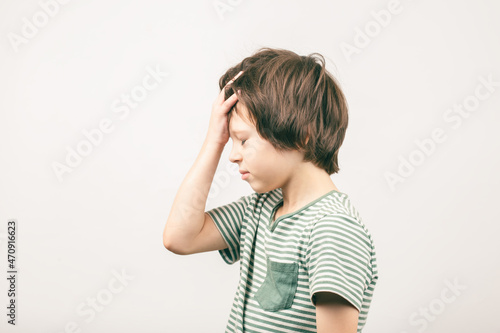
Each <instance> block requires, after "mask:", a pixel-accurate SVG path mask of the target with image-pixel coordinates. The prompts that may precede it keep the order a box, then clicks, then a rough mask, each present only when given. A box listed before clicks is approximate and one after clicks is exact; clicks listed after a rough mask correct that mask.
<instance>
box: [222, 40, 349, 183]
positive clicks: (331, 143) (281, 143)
mask: <svg viewBox="0 0 500 333" xmlns="http://www.w3.org/2000/svg"><path fill="white" fill-rule="evenodd" d="M316 56H317V57H316ZM318 61H319V63H318ZM240 71H244V73H243V74H241V76H240V77H238V78H237V79H236V80H235V82H233V83H232V84H231V85H229V86H228V88H227V89H226V91H225V99H227V98H229V97H230V96H231V95H232V94H233V93H237V94H238V102H237V103H236V104H235V106H236V105H237V104H238V103H242V104H243V105H244V106H245V107H246V108H247V110H248V112H249V117H250V121H251V122H252V123H253V125H254V126H255V128H256V130H257V132H258V133H259V135H260V136H261V137H262V138H264V139H266V140H267V141H269V142H270V143H271V145H272V146H273V147H274V148H275V149H277V150H278V151H286V150H300V151H303V152H304V161H311V162H313V163H314V164H315V165H316V166H318V167H320V168H322V169H324V170H325V171H326V172H327V173H328V174H329V175H331V174H333V173H337V172H338V171H339V166H338V160H337V155H338V151H339V148H340V146H341V145H342V142H343V140H344V135H345V131H346V129H347V124H348V115H347V102H346V99H345V96H344V94H343V93H342V90H341V89H340V86H339V84H338V83H337V81H336V79H335V78H334V77H333V76H332V75H331V74H330V73H329V72H328V71H327V70H326V69H325V59H324V57H323V56H322V55H321V54H319V53H312V54H310V55H308V56H299V55H298V54H296V53H294V52H292V51H288V50H284V49H272V48H267V47H264V48H261V49H259V50H258V51H257V52H256V53H255V54H253V55H252V56H250V57H247V58H245V59H243V61H241V62H240V63H239V64H237V65H236V66H234V67H232V68H230V69H229V70H227V71H226V73H225V74H224V75H222V77H221V78H220V80H219V87H220V89H223V88H224V87H225V85H226V84H227V82H229V80H231V79H232V78H233V77H234V76H235V75H236V74H238V73H239V72H240ZM239 89H241V92H240V93H238V90H239ZM232 111H235V112H237V111H236V108H235V107H233V108H232V109H231V110H230V111H229V113H228V124H229V120H230V119H231V113H232ZM306 138H308V140H307V143H306Z"/></svg>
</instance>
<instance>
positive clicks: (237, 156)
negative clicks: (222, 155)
mask: <svg viewBox="0 0 500 333" xmlns="http://www.w3.org/2000/svg"><path fill="white" fill-rule="evenodd" d="M236 146H237V145H235V144H234V142H233V144H232V147H231V152H230V153H229V161H231V162H232V163H237V162H238V161H240V162H241V153H240V151H239V149H238V148H237V147H236Z"/></svg>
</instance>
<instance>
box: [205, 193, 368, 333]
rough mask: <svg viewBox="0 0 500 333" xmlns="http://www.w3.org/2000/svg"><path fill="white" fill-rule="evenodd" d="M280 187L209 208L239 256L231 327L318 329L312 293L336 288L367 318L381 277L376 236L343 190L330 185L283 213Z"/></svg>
mask: <svg viewBox="0 0 500 333" xmlns="http://www.w3.org/2000/svg"><path fill="white" fill-rule="evenodd" d="M282 204H283V196H282V192H281V188H278V189H274V190H272V191H269V192H266V193H257V192H254V193H253V194H250V195H247V196H243V197H241V198H240V199H238V200H237V201H234V202H232V203H229V204H227V205H224V206H220V207H217V208H214V209H211V210H209V211H207V213H208V214H209V215H210V217H211V218H212V219H213V220H214V222H215V225H216V226H217V228H218V229H219V231H220V233H221V235H222V236H223V238H224V240H225V241H226V243H227V245H228V247H227V248H226V249H224V250H219V254H220V255H221V256H222V259H224V261H225V262H226V263H227V264H230V265H231V264H233V263H235V262H236V261H238V260H240V282H239V284H238V287H237V290H236V294H235V296H234V300H233V305H232V308H231V312H230V315H229V320H228V323H227V326H226V331H225V332H226V333H234V332H238V333H240V332H241V333H243V332H244V333H250V332H266V333H267V332H316V331H317V329H316V299H315V295H314V294H315V293H317V292H319V291H328V292H332V293H336V294H338V295H340V296H342V297H343V298H345V299H346V300H348V301H349V302H350V303H351V304H352V305H354V306H355V307H356V308H357V309H358V310H359V318H358V330H357V332H358V333H359V332H361V330H362V328H363V326H364V325H365V323H366V319H367V315H368V310H369V308H370V302H371V300H372V296H373V291H374V288H375V285H376V283H377V280H378V272H377V262H376V257H375V248H374V244H373V241H372V237H371V235H370V233H369V232H368V230H367V229H366V227H365V225H364V224H363V222H362V221H361V218H360V216H359V213H358V211H357V210H356V209H355V208H354V207H353V205H352V203H351V201H350V199H349V197H348V196H347V194H345V193H341V192H338V191H335V190H332V191H330V192H328V193H326V194H324V195H322V196H321V197H319V198H317V199H316V200H314V201H312V202H310V203H308V204H307V205H305V206H304V207H302V208H301V209H299V210H296V211H295V212H292V213H289V214H285V215H282V216H279V217H278V218H277V219H276V220H275V221H274V222H273V217H274V213H275V212H276V210H277V209H278V208H279V207H280V206H281V205H282Z"/></svg>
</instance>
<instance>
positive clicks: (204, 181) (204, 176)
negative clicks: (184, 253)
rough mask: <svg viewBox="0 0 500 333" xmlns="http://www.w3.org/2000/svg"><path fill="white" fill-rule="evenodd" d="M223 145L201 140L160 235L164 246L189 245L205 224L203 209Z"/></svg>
mask: <svg viewBox="0 0 500 333" xmlns="http://www.w3.org/2000/svg"><path fill="white" fill-rule="evenodd" d="M223 150H224V145H221V144H218V143H214V142H212V141H210V140H207V139H205V141H204V142H203V146H202V148H201V151H200V153H199V154H198V157H197V158H196V160H195V162H194V164H193V166H192V167H191V169H190V170H189V172H188V173H187V175H186V177H185V178H184V180H183V182H182V184H181V186H180V187H179V190H178V191H177V195H176V196H175V199H174V202H173V204H172V207H171V209H170V214H169V216H168V219H167V223H166V225H165V229H164V231H163V243H164V244H165V246H167V245H173V242H175V243H176V244H189V242H190V240H192V239H194V237H196V236H197V235H198V234H199V233H200V231H201V229H202V228H203V223H204V220H205V205H206V202H207V197H208V192H209V191H210V187H211V185H212V181H213V178H214V174H215V171H216V169H217V165H218V164H219V160H220V156H221V154H222V151H223Z"/></svg>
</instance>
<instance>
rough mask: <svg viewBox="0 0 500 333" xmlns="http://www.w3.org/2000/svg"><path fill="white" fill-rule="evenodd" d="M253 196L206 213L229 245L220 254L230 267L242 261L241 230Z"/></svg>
mask: <svg viewBox="0 0 500 333" xmlns="http://www.w3.org/2000/svg"><path fill="white" fill-rule="evenodd" d="M253 195H254V194H250V195H247V196H242V197H241V198H239V199H238V200H236V201H234V202H231V203H229V204H227V205H224V206H220V207H217V208H213V209H211V210H209V211H207V212H206V213H207V214H208V215H210V217H211V218H212V220H213V221H214V222H215V225H216V226H217V229H219V232H220V233H221V235H222V238H224V241H225V242H226V243H227V245H228V247H227V248H226V249H223V250H219V254H220V255H221V257H222V259H224V261H225V262H226V263H227V264H229V265H231V264H234V263H235V262H237V261H238V260H239V259H240V238H241V228H242V224H243V219H244V217H245V211H246V209H247V208H248V207H249V205H250V203H251V202H252V197H253Z"/></svg>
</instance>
